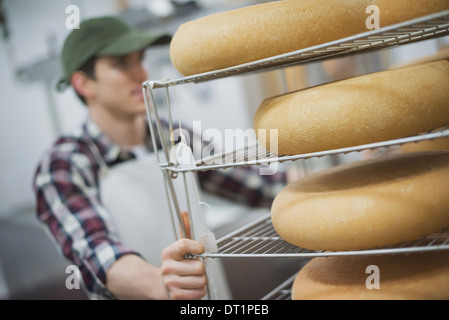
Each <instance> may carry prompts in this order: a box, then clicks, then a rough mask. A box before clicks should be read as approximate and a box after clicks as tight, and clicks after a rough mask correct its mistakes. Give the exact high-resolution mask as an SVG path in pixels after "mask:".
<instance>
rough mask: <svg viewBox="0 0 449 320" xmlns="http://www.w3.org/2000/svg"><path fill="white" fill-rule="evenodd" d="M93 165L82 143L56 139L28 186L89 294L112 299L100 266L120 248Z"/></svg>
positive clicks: (40, 215)
mask: <svg viewBox="0 0 449 320" xmlns="http://www.w3.org/2000/svg"><path fill="white" fill-rule="evenodd" d="M96 166H97V165H96V164H95V161H94V159H93V158H92V157H91V156H89V151H88V149H87V146H84V149H83V145H82V144H79V143H76V142H75V141H72V142H70V141H66V142H60V143H57V144H56V145H55V148H54V149H53V150H52V151H51V152H50V153H49V155H48V156H47V157H46V158H44V159H43V161H42V162H41V164H40V165H39V167H38V169H37V171H36V175H35V180H34V186H33V187H34V190H35V193H36V197H37V215H38V218H39V220H40V221H41V222H42V223H43V224H44V225H45V226H46V228H47V229H48V230H49V231H50V233H51V234H52V235H53V237H54V239H55V240H56V242H57V244H58V245H59V248H60V249H61V251H62V253H63V255H64V256H65V257H66V258H67V259H68V260H69V261H71V262H73V263H74V264H76V265H77V266H78V268H79V270H80V272H81V275H82V278H83V281H84V284H85V286H86V289H87V290H88V291H89V294H90V295H91V297H92V298H98V299H114V296H113V295H112V293H110V292H109V291H108V290H107V289H106V286H105V283H106V270H107V269H108V267H109V266H110V265H111V264H112V263H113V262H114V261H115V260H117V259H118V258H120V257H121V256H122V255H124V254H130V253H133V254H137V253H136V252H134V251H132V250H131V249H129V248H126V247H124V246H123V245H122V244H121V243H120V241H119V239H118V236H117V232H116V228H115V226H114V223H113V221H112V217H111V215H110V214H109V213H108V211H107V209H106V208H105V207H104V206H103V205H102V204H101V202H100V200H99V191H98V177H97V173H96V172H97V170H96V169H97V168H98V167H96Z"/></svg>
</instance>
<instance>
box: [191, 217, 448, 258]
mask: <svg viewBox="0 0 449 320" xmlns="http://www.w3.org/2000/svg"><path fill="white" fill-rule="evenodd" d="M217 245H218V252H207V253H204V254H201V255H199V256H201V257H205V258H290V259H292V258H300V259H304V258H314V257H330V256H348V255H380V254H405V253H413V252H423V251H436V250H449V229H446V230H442V231H441V232H437V233H433V234H430V235H427V236H425V237H422V238H420V239H417V240H413V241H407V242H402V243H399V244H397V245H392V246H386V247H381V248H374V249H366V250H352V251H325V250H318V251H316V250H309V249H304V248H301V247H298V246H295V245H292V244H290V243H288V242H286V241H284V240H283V239H282V238H281V237H280V236H279V235H278V234H277V232H276V230H275V229H274V227H273V224H272V222H271V216H270V214H268V215H265V216H262V217H260V218H259V219H256V220H254V221H253V222H251V223H249V224H247V225H246V226H243V227H242V228H239V229H237V230H235V231H234V232H231V233H230V234H228V235H226V236H224V237H222V238H220V239H218V240H217Z"/></svg>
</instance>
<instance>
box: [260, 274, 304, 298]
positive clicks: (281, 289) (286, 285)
mask: <svg viewBox="0 0 449 320" xmlns="http://www.w3.org/2000/svg"><path fill="white" fill-rule="evenodd" d="M295 277H296V273H295V274H294V275H292V276H291V277H290V278H288V279H287V280H285V281H284V282H282V283H281V284H280V285H279V286H277V287H276V288H274V289H273V290H272V291H270V292H269V293H267V294H266V295H265V296H264V297H262V298H261V300H291V299H292V285H293V281H294V280H295Z"/></svg>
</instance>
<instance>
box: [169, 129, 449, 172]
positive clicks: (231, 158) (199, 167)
mask: <svg viewBox="0 0 449 320" xmlns="http://www.w3.org/2000/svg"><path fill="white" fill-rule="evenodd" d="M443 137H448V138H449V127H445V128H442V129H441V130H438V131H431V132H428V133H425V134H420V135H416V136H412V137H406V138H400V139H393V140H388V141H381V142H376V143H370V144H364V145H359V146H354V147H347V148H340V149H333V150H326V151H320V152H313V153H307V154H299V155H293V156H278V155H275V154H272V153H270V152H269V151H267V150H266V149H265V148H263V147H262V146H261V145H260V144H259V143H254V144H251V145H249V146H246V147H245V148H241V149H237V150H233V151H231V152H228V153H222V154H218V155H215V156H212V157H207V158H203V159H200V160H197V161H196V164H195V165H196V167H189V168H185V167H182V166H178V165H174V164H169V163H162V164H161V167H162V168H164V169H165V170H168V171H172V172H187V171H206V170H217V169H226V168H231V167H239V166H260V165H269V164H272V163H282V162H286V161H296V160H301V159H304V160H306V159H311V158H320V157H324V156H330V155H337V154H348V153H351V152H360V151H364V150H370V149H378V148H387V147H392V146H400V145H403V144H406V143H412V142H419V141H423V140H434V139H438V138H443Z"/></svg>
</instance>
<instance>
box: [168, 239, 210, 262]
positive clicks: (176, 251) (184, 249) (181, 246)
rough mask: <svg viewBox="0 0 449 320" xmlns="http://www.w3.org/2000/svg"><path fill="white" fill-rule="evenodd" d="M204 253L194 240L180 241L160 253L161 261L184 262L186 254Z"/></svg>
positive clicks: (202, 248) (199, 244)
mask: <svg viewBox="0 0 449 320" xmlns="http://www.w3.org/2000/svg"><path fill="white" fill-rule="evenodd" d="M203 252H204V247H203V245H202V244H201V243H200V242H198V241H194V240H190V239H185V238H184V239H180V240H178V241H176V242H174V243H172V244H171V245H169V246H168V247H166V248H165V249H164V250H163V251H162V260H169V259H172V260H178V261H179V260H184V256H185V254H186V253H192V254H201V253H203Z"/></svg>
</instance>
